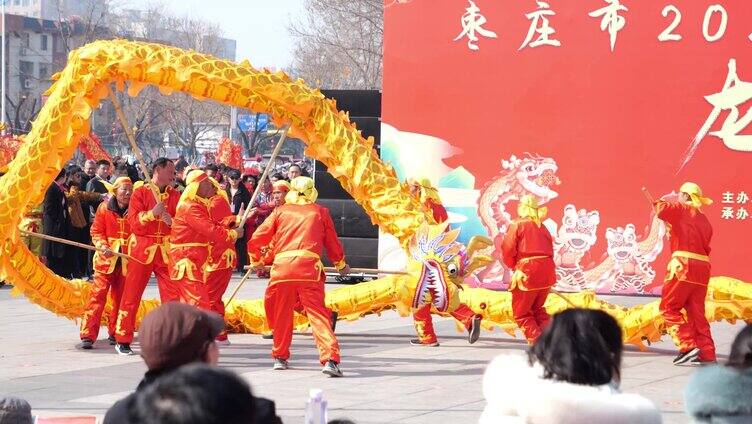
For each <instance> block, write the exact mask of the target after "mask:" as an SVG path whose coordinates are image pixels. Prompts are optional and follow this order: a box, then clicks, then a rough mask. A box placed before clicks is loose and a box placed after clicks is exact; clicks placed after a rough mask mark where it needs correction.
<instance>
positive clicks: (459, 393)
mask: <svg viewBox="0 0 752 424" xmlns="http://www.w3.org/2000/svg"><path fill="white" fill-rule="evenodd" d="M234 285H235V281H234V282H233V283H232V284H231V287H234ZM262 287H263V282H260V281H256V282H255V284H247V285H246V287H245V288H244V289H243V290H242V291H241V295H240V297H241V298H246V299H252V298H256V297H260V295H261V292H262ZM333 287H334V286H333V285H331V286H327V288H329V289H331V288H333ZM147 296H151V297H155V296H156V288H155V287H154V286H153V285H150V286H149V288H148V289H147ZM611 300H612V301H615V302H617V303H621V304H623V305H631V304H635V303H640V302H643V301H645V299H640V298H616V299H611ZM436 323H437V325H436V327H437V331H438V333H439V337H440V339H441V343H442V344H441V347H440V348H421V347H412V346H409V345H408V340H409V338H410V336H411V335H413V329H412V323H411V320H410V319H408V318H401V317H399V316H398V315H397V314H396V313H394V312H387V313H384V314H383V315H381V316H369V317H366V318H364V319H361V320H359V321H356V322H351V323H347V322H340V323H339V325H338V327H337V335H338V337H339V340H340V344H341V346H342V355H343V362H342V368H343V370H344V372H345V373H346V378H344V379H329V378H326V377H325V376H323V375H322V374H321V373H320V366H319V365H318V363H317V355H316V352H315V347H314V344H313V339H312V337H311V336H310V335H296V336H295V338H294V341H293V349H292V353H293V358H292V362H291V364H292V366H293V369H291V370H289V371H285V372H279V371H276V372H274V371H271V369H270V367H271V362H270V358H269V349H270V344H271V341H269V340H263V339H261V337H259V336H257V335H251V334H239V335H231V336H230V340H231V341H232V345H231V346H229V347H226V348H222V351H221V360H220V365H221V366H222V367H226V368H229V369H232V370H234V371H236V372H238V373H240V374H241V375H242V376H243V377H244V378H245V379H246V380H247V381H248V382H249V383H250V384H251V386H252V388H253V391H254V392H255V393H256V394H258V395H261V396H266V397H269V398H271V399H274V400H275V401H276V403H277V408H278V413H279V415H280V416H282V417H283V419H284V421H285V422H286V423H301V422H303V418H302V417H303V408H304V405H305V401H306V399H307V394H308V390H309V389H310V388H314V387H315V388H321V389H323V390H324V393H325V396H326V398H327V399H328V401H329V406H330V415H329V418H330V419H333V418H349V419H352V420H354V421H356V422H357V423H387V422H389V423H405V424H408V423H473V422H477V419H478V417H479V416H480V413H481V411H482V409H483V407H484V405H485V402H484V401H483V396H482V393H481V379H482V375H483V370H484V368H485V366H486V364H487V363H488V362H489V361H490V360H491V359H492V358H493V357H494V356H496V355H499V354H501V353H510V352H511V353H515V352H516V353H521V352H523V350H524V349H525V344H524V343H523V342H522V341H520V340H516V339H512V338H510V337H509V336H507V335H506V334H501V333H499V332H495V333H484V334H483V335H482V337H481V340H480V341H479V342H478V343H477V344H475V345H473V346H470V345H468V344H467V342H466V341H465V337H464V335H462V334H459V333H458V332H457V331H456V329H455V326H454V323H453V322H452V321H450V320H447V319H437V320H436ZM740 328H741V326H740V325H737V326H731V325H729V324H714V325H713V335H714V337H715V338H716V343H717V346H718V351H719V353H720V354H721V358H724V357H725V355H726V354H727V353H728V349H729V346H730V343H731V340H732V339H733V336H734V335H735V334H736V332H737V331H738V330H739V329H740ZM105 335H106V334H105ZM100 336H101V335H100ZM0 340H2V348H0V363H2V367H0V395H4V394H13V395H16V396H20V397H23V398H25V399H27V400H28V401H29V402H30V403H31V405H32V407H33V408H34V410H35V413H37V414H40V415H44V416H49V415H80V414H93V415H97V416H100V417H101V416H102V415H103V414H104V412H105V411H106V410H107V408H108V407H109V406H110V405H111V404H112V403H113V402H114V401H115V400H117V399H119V398H121V397H123V396H125V395H126V394H127V393H128V392H130V391H131V390H132V389H133V388H134V387H135V386H136V384H137V383H138V381H139V380H140V378H141V375H142V374H143V372H144V371H145V367H144V365H143V364H142V362H141V360H140V358H139V357H138V356H134V357H121V356H117V355H115V354H114V352H113V350H112V348H111V347H110V346H109V345H107V344H106V342H105V343H103V342H102V341H100V342H99V343H98V346H97V348H96V349H94V350H92V351H88V352H83V351H79V350H76V349H75V348H74V345H75V344H76V342H77V340H78V331H77V327H76V324H75V323H73V322H71V321H68V320H65V319H62V318H58V317H56V316H54V315H52V314H51V313H49V312H47V311H45V310H42V309H41V308H38V307H36V306H34V305H32V304H30V303H29V302H28V301H27V300H25V299H23V298H12V297H11V296H10V290H9V289H8V288H7V287H5V288H2V289H0ZM135 347H136V348H137V345H136V346H135ZM673 355H675V352H674V350H673V347H672V346H671V345H670V344H669V343H666V342H663V343H660V344H658V345H654V346H653V347H652V348H651V349H650V351H648V352H640V351H638V350H636V349H632V348H630V349H629V351H628V352H627V353H626V355H625V358H624V369H623V378H624V381H623V383H622V387H623V389H624V390H625V391H629V392H636V393H640V394H642V395H644V396H647V397H648V398H650V399H652V400H653V401H654V402H655V403H656V404H657V405H658V406H659V407H660V408H661V411H662V412H663V417H664V422H667V423H682V422H686V421H687V420H686V419H685V417H684V416H683V413H682V411H683V405H682V389H683V387H684V385H685V383H686V381H687V378H688V376H689V374H690V373H691V372H692V371H693V369H692V368H682V367H674V366H672V365H671V359H672V357H673Z"/></svg>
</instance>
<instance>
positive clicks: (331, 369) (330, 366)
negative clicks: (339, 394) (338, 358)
mask: <svg viewBox="0 0 752 424" xmlns="http://www.w3.org/2000/svg"><path fill="white" fill-rule="evenodd" d="M321 372H323V373H324V374H326V375H328V376H329V377H342V376H344V374H343V373H342V371H341V370H340V369H339V365H338V364H337V363H336V362H334V361H332V360H331V359H330V360H328V361H326V364H324V368H322V369H321Z"/></svg>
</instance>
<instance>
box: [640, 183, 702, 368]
mask: <svg viewBox="0 0 752 424" xmlns="http://www.w3.org/2000/svg"><path fill="white" fill-rule="evenodd" d="M711 203H713V201H712V200H710V199H709V198H707V197H704V196H703V195H702V190H701V189H700V186H698V185H697V184H695V183H691V182H686V183H684V184H682V186H681V188H679V195H678V199H677V200H676V201H670V200H669V197H668V196H666V197H664V198H663V199H661V200H658V201H656V202H655V203H654V206H655V210H656V214H657V216H658V218H659V219H661V220H663V221H664V222H665V223H666V225H667V226H668V227H670V230H669V240H670V243H671V260H670V261H669V263H668V269H667V272H666V277H665V279H664V283H663V290H662V291H661V304H660V310H661V313H662V314H663V319H664V320H665V322H666V331H667V332H668V334H669V335H670V336H671V338H672V339H673V340H674V344H676V346H677V347H678V348H679V354H678V355H677V356H676V358H674V361H673V362H674V365H682V364H686V363H689V364H695V363H696V364H701V363H712V362H715V361H716V356H715V343H714V342H713V336H712V335H711V333H710V323H708V319H707V318H706V317H705V297H706V295H707V293H708V282H709V281H710V257H709V255H710V239H711V238H712V237H713V227H712V226H711V225H710V221H709V220H708V217H707V216H705V214H704V213H702V211H701V210H700V208H701V207H702V206H704V205H710V204H711ZM682 311H685V312H686V318H685V315H684V314H683V313H682Z"/></svg>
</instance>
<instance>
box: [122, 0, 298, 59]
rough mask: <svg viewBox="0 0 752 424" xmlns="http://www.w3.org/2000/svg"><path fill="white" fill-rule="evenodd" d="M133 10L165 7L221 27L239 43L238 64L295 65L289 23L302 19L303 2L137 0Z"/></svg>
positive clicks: (284, 0)
mask: <svg viewBox="0 0 752 424" xmlns="http://www.w3.org/2000/svg"><path fill="white" fill-rule="evenodd" d="M128 3H129V6H132V7H134V8H146V7H147V6H148V5H149V4H155V3H158V4H164V5H165V6H166V7H167V9H168V10H169V11H170V12H172V13H174V14H175V15H178V16H185V15H187V16H190V17H193V18H202V19H205V20H207V21H210V22H215V23H217V24H219V25H220V27H221V28H222V30H223V32H224V36H225V37H226V38H232V39H235V40H236V41H237V53H236V60H237V61H238V62H239V61H241V60H243V59H248V60H249V61H250V62H251V64H252V65H253V66H255V67H257V68H260V67H268V68H284V67H286V66H287V65H289V64H290V62H291V61H292V48H293V40H292V38H290V37H289V35H288V33H287V23H288V22H289V21H290V20H291V19H297V18H300V17H302V16H303V3H304V1H303V0H203V1H198V0H162V1H156V2H155V1H153V0H135V1H132V2H128Z"/></svg>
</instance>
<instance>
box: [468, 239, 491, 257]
mask: <svg viewBox="0 0 752 424" xmlns="http://www.w3.org/2000/svg"><path fill="white" fill-rule="evenodd" d="M490 246H493V242H492V241H491V239H490V238H488V237H484V236H473V237H472V238H470V242H469V243H467V256H468V257H469V258H472V257H473V255H474V254H475V252H478V251H479V250H483V249H485V248H487V247H490Z"/></svg>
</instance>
